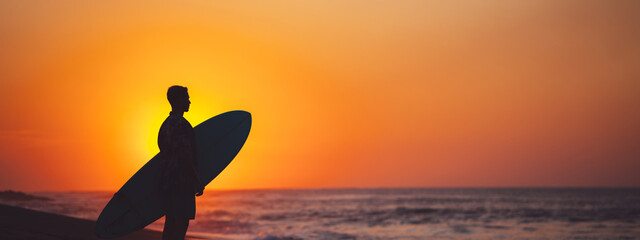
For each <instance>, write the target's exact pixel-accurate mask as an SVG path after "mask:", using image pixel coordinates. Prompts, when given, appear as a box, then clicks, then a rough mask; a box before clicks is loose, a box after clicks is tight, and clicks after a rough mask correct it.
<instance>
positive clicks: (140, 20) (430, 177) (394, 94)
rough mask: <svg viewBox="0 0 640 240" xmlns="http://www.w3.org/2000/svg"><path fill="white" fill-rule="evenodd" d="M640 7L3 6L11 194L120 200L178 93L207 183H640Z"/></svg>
mask: <svg viewBox="0 0 640 240" xmlns="http://www.w3.org/2000/svg"><path fill="white" fill-rule="evenodd" d="M639 13H640V2H639V1H633V0H631V1H623V0H620V1H605V0H602V1H583V0H575V1H572V0H567V1H555V0H523V1H505V0H497V1H492V0H487V1H471V0H464V1H423V0H415V1H412V0H406V1H405V0H403V1H369V0H347V1H344V0H323V1H279V0H276V1H257V0H256V1H210V0H188V1H184V0H180V1H178V0H169V1H152V0H145V1H128V0H126V1H125V0H115V1H80V0H62V1H45V0H26V1H25V0H9V1H7V0H3V1H0V33H1V34H2V36H1V37H0V109H1V111H2V115H0V116H1V117H0V190H6V189H14V190H24V191H39V190H64V191H66V190H117V189H118V188H119V187H120V186H122V184H124V182H125V181H126V180H127V179H129V177H131V176H132V175H133V173H135V172H136V171H137V170H138V169H139V168H140V167H141V166H142V165H144V163H146V162H147V161H148V160H149V159H150V158H151V157H153V156H154V155H155V154H156V153H157V152H158V147H157V144H156V140H157V134H158V129H159V128H160V125H161V123H162V121H163V120H164V119H165V118H166V117H167V116H168V114H169V111H170V106H169V104H168V102H167V100H166V90H167V88H168V87H169V86H171V85H174V84H179V85H184V86H186V87H188V88H189V92H190V94H191V102H192V105H191V110H190V111H189V112H188V113H186V114H185V117H186V118H187V119H188V120H189V121H190V122H191V123H192V125H194V126H195V125H197V124H198V123H200V122H202V121H204V120H206V119H208V118H209V117H212V116H214V115H217V114H219V113H222V112H225V111H230V110H236V109H241V110H246V111H249V112H251V113H252V115H253V126H252V130H251V133H250V135H249V139H248V140H247V142H246V144H245V146H244V148H243V149H242V151H241V152H240V153H239V155H238V156H237V158H236V159H235V160H234V161H233V162H232V163H231V164H230V165H229V167H228V168H227V169H226V170H225V171H224V172H223V173H222V174H221V175H220V176H219V177H218V178H216V179H215V180H214V181H213V182H212V183H211V184H210V185H209V186H208V187H207V189H237V188H240V189H247V188H250V189H254V188H332V187H520V186H522V187H526V186H542V187H557V186H640V174H639V173H638V170H639V169H640V44H639V43H640V24H639V23H640V14H639Z"/></svg>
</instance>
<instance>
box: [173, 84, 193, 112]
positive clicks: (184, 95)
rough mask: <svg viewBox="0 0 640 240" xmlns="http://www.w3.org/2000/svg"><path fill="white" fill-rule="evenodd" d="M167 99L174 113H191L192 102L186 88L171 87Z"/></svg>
mask: <svg viewBox="0 0 640 240" xmlns="http://www.w3.org/2000/svg"><path fill="white" fill-rule="evenodd" d="M167 99H168V100H169V103H170V104H171V108H172V109H173V111H181V112H188V111H189V105H190V104H191V101H189V93H188V92H187V88H186V87H183V86H178V85H174V86H171V87H170V88H169V90H168V91H167Z"/></svg>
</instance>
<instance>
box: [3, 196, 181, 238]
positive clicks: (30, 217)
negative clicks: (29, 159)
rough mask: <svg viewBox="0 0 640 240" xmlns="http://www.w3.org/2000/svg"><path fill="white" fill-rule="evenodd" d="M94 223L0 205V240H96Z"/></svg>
mask: <svg viewBox="0 0 640 240" xmlns="http://www.w3.org/2000/svg"><path fill="white" fill-rule="evenodd" d="M94 225H95V222H94V221H91V220H86V219H79V218H73V217H67V216H62V215H57V214H52V213H46V212H40V211H34V210H30V209H25V208H20V207H13V206H9V205H4V204H0V239H3V240H17V239H21V240H22V239H33V240H43V239H56V240H59V239H100V238H98V237H97V236H96V235H95V234H94V232H93V228H94ZM161 237H162V233H161V232H158V231H152V230H147V229H143V230H140V231H137V232H134V233H132V234H129V235H127V236H124V237H121V238H116V239H118V240H134V239H137V240H146V239H161ZM191 239H193V238H191Z"/></svg>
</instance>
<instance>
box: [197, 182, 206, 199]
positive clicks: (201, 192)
mask: <svg viewBox="0 0 640 240" xmlns="http://www.w3.org/2000/svg"><path fill="white" fill-rule="evenodd" d="M203 193H204V187H203V186H202V183H200V181H198V182H197V183H196V197H199V196H202V194H203Z"/></svg>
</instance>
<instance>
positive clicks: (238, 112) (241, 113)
mask: <svg viewBox="0 0 640 240" xmlns="http://www.w3.org/2000/svg"><path fill="white" fill-rule="evenodd" d="M233 114H234V115H237V116H238V117H241V118H248V119H251V113H250V112H247V111H243V110H236V111H233Z"/></svg>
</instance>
